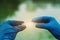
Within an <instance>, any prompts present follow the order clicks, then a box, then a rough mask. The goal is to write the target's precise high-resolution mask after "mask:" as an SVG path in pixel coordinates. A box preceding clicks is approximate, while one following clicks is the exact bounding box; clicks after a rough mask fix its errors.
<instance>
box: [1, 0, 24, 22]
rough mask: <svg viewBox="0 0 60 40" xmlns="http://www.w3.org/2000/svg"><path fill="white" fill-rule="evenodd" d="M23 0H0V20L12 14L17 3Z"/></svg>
mask: <svg viewBox="0 0 60 40" xmlns="http://www.w3.org/2000/svg"><path fill="white" fill-rule="evenodd" d="M24 1H25V0H0V22H1V21H3V20H4V19H5V18H7V17H8V16H12V15H13V14H14V11H15V10H17V9H18V5H19V4H21V3H22V2H24Z"/></svg>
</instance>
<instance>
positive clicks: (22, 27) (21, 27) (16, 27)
mask: <svg viewBox="0 0 60 40" xmlns="http://www.w3.org/2000/svg"><path fill="white" fill-rule="evenodd" d="M25 28H26V26H25V25H19V26H15V27H14V30H15V31H16V32H19V31H23V30H24V29H25Z"/></svg>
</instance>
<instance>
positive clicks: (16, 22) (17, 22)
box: [6, 20, 24, 26]
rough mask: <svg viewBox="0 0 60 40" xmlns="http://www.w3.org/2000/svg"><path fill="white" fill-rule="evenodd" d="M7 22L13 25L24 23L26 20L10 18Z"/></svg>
mask: <svg viewBox="0 0 60 40" xmlns="http://www.w3.org/2000/svg"><path fill="white" fill-rule="evenodd" d="M6 23H8V24H10V25H11V26H18V25H21V24H23V23H24V21H15V20H8V21H6Z"/></svg>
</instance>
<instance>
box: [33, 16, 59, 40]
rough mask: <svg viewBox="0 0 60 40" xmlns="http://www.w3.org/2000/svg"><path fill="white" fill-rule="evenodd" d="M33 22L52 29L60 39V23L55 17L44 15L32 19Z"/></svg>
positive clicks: (39, 26)
mask: <svg viewBox="0 0 60 40" xmlns="http://www.w3.org/2000/svg"><path fill="white" fill-rule="evenodd" d="M32 21H33V22H35V23H37V25H36V27H37V28H42V29H47V30H48V31H50V32H51V33H52V34H53V35H54V36H55V37H56V38H57V39H58V40H60V24H59V23H58V22H57V21H56V19H55V18H54V17H50V16H42V17H36V18H34V19H32Z"/></svg>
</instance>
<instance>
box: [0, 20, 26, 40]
mask: <svg viewBox="0 0 60 40" xmlns="http://www.w3.org/2000/svg"><path fill="white" fill-rule="evenodd" d="M22 23H23V21H14V20H9V21H6V22H3V23H1V24H0V40H14V39H15V37H16V34H17V33H18V32H19V31H22V30H24V29H25V28H26V26H24V25H22ZM18 25H20V26H18Z"/></svg>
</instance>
